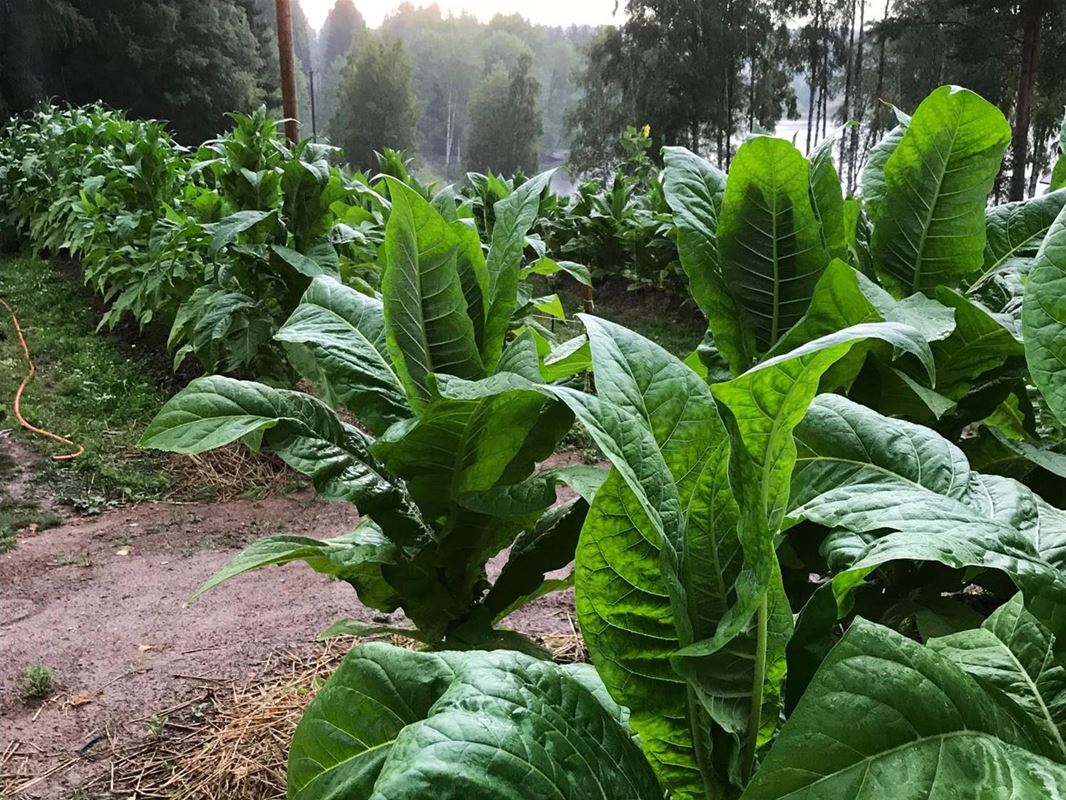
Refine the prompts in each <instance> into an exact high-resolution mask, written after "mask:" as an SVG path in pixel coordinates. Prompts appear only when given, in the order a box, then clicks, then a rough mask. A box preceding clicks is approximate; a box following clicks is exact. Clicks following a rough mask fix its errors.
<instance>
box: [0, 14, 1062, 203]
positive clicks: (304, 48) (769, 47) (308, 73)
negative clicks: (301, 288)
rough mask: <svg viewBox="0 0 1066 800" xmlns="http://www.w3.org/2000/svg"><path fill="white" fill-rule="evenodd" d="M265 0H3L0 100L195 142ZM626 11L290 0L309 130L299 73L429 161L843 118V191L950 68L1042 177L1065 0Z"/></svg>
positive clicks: (270, 40)
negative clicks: (372, 22)
mask: <svg viewBox="0 0 1066 800" xmlns="http://www.w3.org/2000/svg"><path fill="white" fill-rule="evenodd" d="M273 11H274V10H273V2H271V0H217V1H214V0H213V1H212V2H205V0H93V2H88V0H40V2H29V1H28V0H7V2H5V3H4V4H3V6H2V7H0V118H3V117H5V116H7V115H10V114H13V113H17V112H19V111H21V110H25V109H28V108H30V107H32V106H33V105H34V104H35V103H37V102H40V101H41V100H44V99H52V100H57V101H70V102H73V103H88V102H95V101H102V102H104V103H106V104H107V105H110V106H112V107H115V108H121V109H124V110H126V111H128V112H130V113H132V114H133V115H134V116H139V117H150V118H157V119H163V120H166V121H167V122H168V124H169V127H170V129H171V132H172V133H173V134H174V135H175V136H176V137H177V138H178V140H179V141H182V142H183V143H186V144H197V143H199V142H201V141H203V140H205V139H207V138H208V137H209V136H211V135H213V134H214V133H217V132H218V131H219V130H222V129H223V128H224V127H225V126H226V125H227V124H228V123H227V120H226V117H225V114H226V113H227V112H229V111H243V112H246V113H247V112H251V111H254V110H256V108H258V107H259V106H260V105H265V106H266V107H267V109H268V110H270V111H271V112H274V113H275V114H276V113H277V112H278V111H279V109H280V92H279V88H278V82H277V78H276V76H277V56H276V41H275V35H274V31H273V25H274V18H273ZM619 12H620V13H618V14H617V19H618V20H619V24H618V25H616V26H604V27H600V28H593V27H587V26H586V27H575V26H567V25H565V24H564V23H563V22H562V21H561V22H560V24H559V25H558V26H554V27H548V26H544V25H533V24H531V23H529V22H527V21H526V20H524V19H523V18H521V17H520V16H518V15H514V14H512V15H510V16H505V15H497V16H495V17H493V18H491V19H489V20H488V21H487V22H482V21H480V20H479V19H478V18H476V17H474V16H472V15H470V14H463V15H459V16H451V15H442V13H441V11H440V9H439V7H437V6H435V5H432V4H427V5H425V6H418V7H416V6H415V5H413V4H411V3H409V2H404V3H401V4H399V5H398V6H397V7H396V9H395V10H394V11H392V12H390V13H389V14H388V15H387V17H386V18H385V22H384V23H383V24H382V25H381V26H380V28H379V29H375V30H372V31H371V30H369V29H368V28H367V25H366V22H365V20H364V18H363V16H362V15H361V14H360V12H359V10H358V9H357V7H356V5H355V4H354V2H353V0H338V2H336V3H335V4H334V6H333V7H332V9H331V11H330V13H329V15H328V16H327V17H326V19H325V22H324V24H323V25H322V28H321V30H318V31H315V30H312V29H311V27H310V26H309V24H308V22H307V19H306V17H305V16H304V14H303V12H302V10H301V8H300V5H299V3H296V4H295V16H294V24H293V27H294V45H295V50H296V56H297V60H298V63H299V69H298V82H299V94H300V119H301V121H302V125H303V128H302V130H303V133H304V135H310V134H311V133H312V119H311V118H312V114H311V108H310V106H311V103H310V88H311V87H310V83H311V82H312V81H313V82H314V90H315V98H316V109H315V111H316V113H315V115H314V116H315V117H316V124H315V125H314V132H315V133H318V134H320V135H321V136H322V137H325V138H327V139H328V140H329V141H331V142H332V143H333V144H336V145H338V146H340V147H342V148H343V149H344V151H345V153H346V157H347V159H348V162H349V163H350V164H351V165H352V166H355V167H358V168H369V167H372V166H373V165H374V164H375V163H376V162H375V160H374V153H375V152H380V151H381V150H382V149H383V148H386V147H388V148H392V149H396V150H403V151H404V152H406V153H407V155H408V156H409V157H414V156H416V155H417V156H418V167H419V169H420V170H422V174H423V177H427V178H428V177H439V178H444V179H447V180H456V179H458V178H461V177H462V174H463V172H465V171H471V170H472V171H477V172H488V171H490V170H491V171H494V172H496V173H498V174H511V173H513V172H514V171H515V170H517V169H522V170H523V171H524V172H526V173H527V174H529V173H532V172H535V171H536V170H537V168H538V167H547V166H555V165H558V164H562V163H567V164H568V165H569V166H570V171H571V173H573V175H574V176H575V180H577V179H580V178H581V177H582V176H593V177H598V178H600V179H601V180H602V179H606V178H609V177H610V175H611V173H612V172H613V170H614V168H615V167H616V166H617V165H618V163H619V162H620V161H621V159H622V158H623V156H624V152H623V149H622V145H621V144H620V137H621V135H622V133H623V132H624V131H625V129H626V127H628V126H634V127H636V128H640V127H641V126H643V125H645V124H647V125H650V128H651V135H652V143H653V146H652V148H651V149H650V151H649V152H651V153H652V156H653V158H657V153H658V151H659V148H660V147H662V146H663V145H679V144H680V145H684V146H686V147H689V148H691V149H692V150H693V151H694V152H699V153H701V154H705V155H709V156H711V157H712V158H714V159H715V162H716V164H718V165H719V166H726V165H728V162H729V160H730V159H731V157H732V155H733V154H734V153H735V151H736V149H737V147H738V146H739V145H740V143H741V142H742V141H743V140H744V137H745V136H746V135H748V134H749V133H752V132H759V131H770V132H774V131H775V130H777V128H778V126H779V125H781V124H782V123H783V122H787V121H797V122H795V123H794V125H793V126H792V128H794V130H795V132H797V139H798V143H799V145H800V146H801V148H802V149H803V150H804V152H805V153H809V152H810V150H811V148H812V147H813V145H814V144H816V143H817V142H819V141H821V140H822V139H824V138H825V137H826V136H827V135H828V134H829V132H830V131H832V130H835V129H837V128H838V127H840V126H841V125H844V124H848V125H849V132H848V135H847V136H844V137H842V139H841V144H840V147H841V153H842V154H843V155H842V157H843V158H844V160H845V162H846V164H845V168H844V173H845V180H846V182H847V186H848V188H849V189H851V190H854V189H855V187H856V181H857V179H858V169H859V167H860V166H861V164H862V163H863V161H864V159H865V157H866V154H868V152H869V150H870V149H871V148H872V146H873V145H874V144H875V143H876V142H877V141H878V140H879V139H880V137H881V135H883V133H884V132H885V131H887V130H888V129H890V128H892V127H893V126H894V125H895V116H894V114H895V112H894V111H893V108H897V109H909V108H914V107H915V106H916V104H917V103H918V102H919V101H920V100H921V98H923V97H925V96H926V95H927V94H928V93H929V92H931V91H932V90H933V89H934V88H936V87H937V86H940V85H944V84H950V83H957V84H960V85H965V86H967V88H970V89H972V90H974V91H976V92H978V93H980V94H981V95H982V96H983V97H985V98H987V99H988V100H989V101H990V102H992V103H993V104H995V105H996V106H997V107H998V108H999V109H1000V110H1001V111H1002V112H1003V113H1004V114H1005V115H1006V116H1007V118H1008V119H1009V120H1010V121H1011V123H1012V126H1013V130H1014V133H1013V140H1012V145H1011V148H1010V154H1009V157H1008V160H1007V163H1006V165H1005V169H1004V171H1003V175H1002V176H1001V178H1000V180H999V181H997V186H996V196H997V198H999V199H1006V198H1008V197H1009V198H1010V199H1015V200H1017V199H1021V198H1022V197H1023V196H1031V195H1032V194H1034V193H1035V192H1036V191H1037V187H1038V185H1040V183H1041V181H1042V180H1045V182H1046V173H1047V171H1048V169H1049V168H1050V165H1051V163H1052V162H1053V160H1054V156H1055V153H1056V149H1055V148H1056V136H1057V134H1058V130H1059V122H1060V120H1061V118H1062V109H1063V106H1064V105H1066V76H1064V75H1063V71H1062V70H1060V69H1059V68H1058V66H1057V62H1058V59H1055V58H1054V57H1053V54H1054V53H1056V52H1058V51H1059V50H1060V49H1061V45H1062V44H1063V43H1062V42H1061V41H1059V38H1058V37H1061V36H1062V35H1063V30H1064V27H1066V26H1064V25H1063V14H1064V13H1066V11H1064V9H1063V6H1062V3H1060V2H1058V0H1025V1H1024V2H1002V1H1001V0H885V2H882V1H881V0H876V2H875V0H773V1H772V2H771V0H755V2H746V3H738V2H735V0H692V1H691V2H684V3H676V2H662V0H655V1H653V2H648V1H647V0H626V2H625V3H624V4H622V8H621V9H620V10H619ZM127 43H128V44H127ZM930 53H935V54H936V57H935V58H930V57H929V54H930ZM527 57H528V58H527ZM312 74H313V78H312ZM579 99H580V102H579ZM354 109H360V112H359V114H360V116H359V119H358V124H353V123H354V122H355V118H354V117H353V116H352V115H353V114H354V113H355V111H354ZM370 109H374V111H373V112H371V111H369V110H370ZM368 115H369V116H368ZM792 128H790V130H791V129H792ZM1016 165H1018V167H1017V168H1016Z"/></svg>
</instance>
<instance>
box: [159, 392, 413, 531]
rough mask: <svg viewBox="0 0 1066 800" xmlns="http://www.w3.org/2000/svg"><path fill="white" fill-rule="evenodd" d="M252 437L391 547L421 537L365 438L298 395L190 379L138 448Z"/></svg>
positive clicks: (203, 445)
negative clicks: (353, 510) (359, 516)
mask: <svg viewBox="0 0 1066 800" xmlns="http://www.w3.org/2000/svg"><path fill="white" fill-rule="evenodd" d="M256 437H263V438H264V439H265V441H266V442H267V443H268V444H269V445H270V447H271V448H272V449H273V450H274V452H276V453H277V454H278V456H280V457H281V459H282V460H284V461H285V463H287V464H288V465H289V466H290V467H292V468H293V469H295V470H297V471H298V472H302V473H303V474H305V475H307V476H309V477H310V478H311V479H312V480H313V481H314V484H315V488H316V489H317V491H318V492H319V493H320V494H322V495H323V496H325V497H327V498H329V499H331V500H346V501H348V502H350V503H354V504H355V505H356V506H357V507H358V508H359V510H360V512H362V513H363V514H366V515H369V516H371V517H373V518H374V519H375V521H376V522H377V523H378V524H379V525H380V526H381V527H382V528H383V529H386V530H388V531H389V536H390V538H392V539H393V541H395V542H397V543H398V544H411V543H414V542H416V541H419V540H421V539H423V538H424V537H425V536H426V535H428V529H427V527H426V525H425V522H424V521H423V519H422V514H421V512H420V511H419V510H418V508H417V507H416V506H415V504H414V503H413V501H412V500H411V498H410V496H409V494H408V493H407V488H406V487H405V486H404V484H403V482H402V481H400V480H398V479H397V478H394V477H392V476H389V475H387V474H386V473H385V472H384V470H383V469H382V468H381V466H380V465H379V464H378V463H377V461H376V459H374V458H373V457H372V456H371V455H370V451H369V444H370V443H369V440H368V438H367V437H366V435H365V434H363V433H361V432H360V431H358V430H357V429H356V428H354V427H352V426H350V425H345V424H344V423H342V422H341V421H340V420H338V419H337V417H336V415H335V414H334V413H333V412H332V411H331V410H330V409H329V408H328V407H327V406H326V405H324V404H323V403H322V402H321V401H320V400H317V399H315V398H313V397H311V396H310V395H306V394H303V393H301V392H294V391H289V390H283V389H273V388H271V387H269V386H264V385H263V384H261V383H254V382H252V381H238V380H233V379H232V378H226V377H222V376H220V375H212V376H208V377H206V378H197V379H196V380H194V381H193V382H192V383H190V384H189V385H188V386H187V387H185V388H184V389H182V390H181V391H180V392H178V394H176V395H174V397H172V398H171V399H170V400H168V401H167V403H166V404H165V405H164V406H163V408H162V409H160V411H159V413H158V414H157V415H156V417H155V419H153V420H152V422H151V423H150V424H149V425H148V428H147V429H146V430H145V432H144V434H143V436H142V437H141V441H140V445H141V446H142V447H153V448H156V449H158V450H167V451H170V452H173V453H185V454H195V453H203V452H205V451H207V450H213V449H215V448H217V447H222V446H223V445H226V444H229V443H230V442H235V441H237V440H238V439H255V438H256Z"/></svg>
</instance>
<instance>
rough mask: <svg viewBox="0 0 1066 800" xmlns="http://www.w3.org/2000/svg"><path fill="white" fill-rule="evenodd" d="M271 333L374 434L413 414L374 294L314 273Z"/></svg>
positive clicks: (324, 391) (329, 397) (326, 393)
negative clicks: (293, 307) (283, 320)
mask: <svg viewBox="0 0 1066 800" xmlns="http://www.w3.org/2000/svg"><path fill="white" fill-rule="evenodd" d="M274 338H275V339H277V340H278V341H280V342H283V343H284V344H285V349H286V351H287V352H288V354H289V357H290V360H291V361H292V362H293V364H294V366H296V368H297V369H298V370H299V371H300V374H301V375H303V377H304V378H306V379H307V380H309V381H310V382H311V383H312V384H314V386H315V388H316V389H317V390H318V391H319V393H320V394H321V395H322V397H323V399H325V400H326V401H327V402H329V403H331V404H333V405H343V406H345V407H346V408H348V410H349V411H351V412H352V413H353V414H354V415H355V416H356V417H357V418H358V419H359V420H361V421H362V422H363V423H364V424H365V425H366V426H367V428H369V429H370V431H371V432H372V433H381V432H382V431H384V430H385V429H386V428H387V427H388V426H389V425H391V424H392V423H394V422H398V421H399V420H401V419H405V418H407V417H409V416H410V415H411V409H410V406H408V405H407V399H406V397H405V395H404V391H403V386H402V385H401V383H400V379H399V378H398V377H397V375H396V373H395V371H394V370H393V368H392V363H391V361H390V360H389V354H388V349H387V347H386V345H385V315H384V312H383V310H382V304H381V301H380V300H378V299H377V298H375V297H368V296H367V295H365V294H362V293H360V292H357V291H355V290H354V289H349V288H348V287H347V286H344V285H342V284H341V283H339V282H338V281H335V280H333V279H332V278H316V279H315V280H314V281H313V282H312V283H311V286H310V287H308V289H307V291H306V292H304V295H303V297H302V298H301V300H300V305H298V306H297V307H296V310H295V311H294V312H293V314H292V316H291V317H289V319H288V321H287V322H286V323H285V324H284V325H283V326H282V327H281V328H280V329H279V330H278V332H277V333H276V334H275V335H274Z"/></svg>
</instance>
